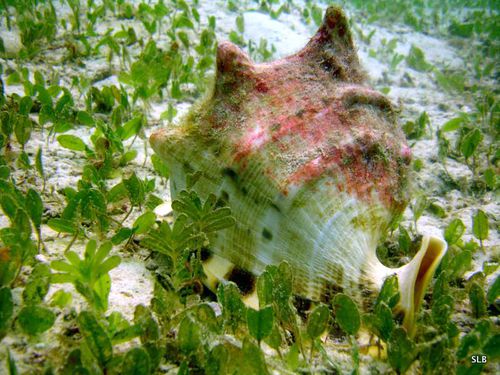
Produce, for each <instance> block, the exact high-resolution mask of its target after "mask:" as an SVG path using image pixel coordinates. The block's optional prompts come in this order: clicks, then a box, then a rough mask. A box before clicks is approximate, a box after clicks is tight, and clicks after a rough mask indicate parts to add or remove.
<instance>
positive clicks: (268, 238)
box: [262, 228, 273, 241]
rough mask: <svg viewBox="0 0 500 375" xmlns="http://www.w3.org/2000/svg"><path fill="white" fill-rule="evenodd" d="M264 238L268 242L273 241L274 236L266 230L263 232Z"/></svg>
mask: <svg viewBox="0 0 500 375" xmlns="http://www.w3.org/2000/svg"><path fill="white" fill-rule="evenodd" d="M262 237H264V238H265V239H266V240H269V241H271V240H272V239H273V234H272V233H271V232H270V231H269V230H268V229H266V228H264V229H263V230H262Z"/></svg>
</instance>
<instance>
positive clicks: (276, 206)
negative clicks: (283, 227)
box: [271, 202, 281, 213]
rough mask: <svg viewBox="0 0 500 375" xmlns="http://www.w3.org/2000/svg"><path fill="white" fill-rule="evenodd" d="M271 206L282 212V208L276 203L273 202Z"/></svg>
mask: <svg viewBox="0 0 500 375" xmlns="http://www.w3.org/2000/svg"><path fill="white" fill-rule="evenodd" d="M271 208H274V209H275V210H276V211H278V212H279V213H281V208H279V206H278V205H277V204H276V203H273V202H271Z"/></svg>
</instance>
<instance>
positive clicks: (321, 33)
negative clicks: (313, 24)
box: [297, 6, 365, 83]
mask: <svg viewBox="0 0 500 375" xmlns="http://www.w3.org/2000/svg"><path fill="white" fill-rule="evenodd" d="M297 55H298V56H300V57H301V58H303V59H309V60H310V61H312V62H314V63H315V64H316V65H317V66H321V67H322V68H323V69H326V70H329V71H330V72H331V74H332V75H333V76H334V77H336V78H338V79H340V80H343V81H346V82H355V83H361V82H363V81H364V80H365V75H364V72H363V70H362V69H361V66H360V64H359V60H358V55H357V53H356V48H355V47H354V42H353V39H352V35H351V30H350V28H349V20H348V19H347V17H346V15H345V13H344V12H343V11H342V9H340V8H339V7H334V6H333V7H330V8H328V9H327V10H326V14H325V18H324V20H323V24H322V25H321V26H320V28H319V29H318V31H317V32H316V34H315V35H314V36H313V37H312V38H311V40H310V41H309V43H308V44H307V45H306V46H305V47H304V49H302V51H300V52H299V53H298V54H297Z"/></svg>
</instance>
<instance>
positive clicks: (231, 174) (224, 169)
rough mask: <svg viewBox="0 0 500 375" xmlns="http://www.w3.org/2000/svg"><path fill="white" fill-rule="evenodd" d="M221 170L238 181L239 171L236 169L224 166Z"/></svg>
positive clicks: (232, 179)
mask: <svg viewBox="0 0 500 375" xmlns="http://www.w3.org/2000/svg"><path fill="white" fill-rule="evenodd" d="M221 172H222V175H223V176H226V177H229V178H230V179H231V181H233V182H238V173H236V171H235V170H234V169H232V168H223V169H222V171H221Z"/></svg>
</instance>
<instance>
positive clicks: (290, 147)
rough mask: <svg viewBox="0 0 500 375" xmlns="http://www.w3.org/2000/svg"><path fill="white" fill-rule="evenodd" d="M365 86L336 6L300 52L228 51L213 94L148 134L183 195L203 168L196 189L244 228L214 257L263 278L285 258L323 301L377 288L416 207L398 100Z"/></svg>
mask: <svg viewBox="0 0 500 375" xmlns="http://www.w3.org/2000/svg"><path fill="white" fill-rule="evenodd" d="M364 82H365V79H364V74H363V72H362V70H361V68H360V65H359V61H358V58H357V55H356V51H355V49H354V45H353V42H352V37H351V33H350V30H349V27H348V22H347V18H346V17H345V15H344V13H343V12H342V11H341V10H340V9H339V8H336V7H332V8H329V9H328V10H327V12H326V15H325V19H324V22H323V25H322V26H321V27H320V29H319V30H318V32H317V34H316V35H315V36H314V37H313V38H312V39H311V41H310V42H309V43H308V44H307V45H306V47H305V48H304V49H303V50H301V51H299V52H298V53H296V54H295V55H292V56H290V57H287V58H284V59H281V60H277V61H274V62H272V63H266V64H254V63H253V62H252V61H251V60H250V59H249V57H248V56H247V55H246V54H245V53H244V52H243V51H241V50H240V49H239V48H238V47H236V46H235V45H233V44H231V43H229V42H223V43H220V44H219V47H218V53H217V71H216V77H215V82H214V86H213V89H212V91H211V93H210V94H209V95H208V96H207V98H206V99H205V100H204V101H203V102H202V103H200V104H199V105H197V106H196V107H195V108H194V109H193V110H192V111H191V112H190V114H189V115H188V116H187V117H186V118H185V120H184V122H183V124H181V126H179V127H175V128H171V129H165V130H163V131H160V132H158V133H155V134H153V136H152V138H151V143H152V145H153V148H154V149H155V151H156V152H157V153H158V154H159V155H160V156H161V157H162V158H163V159H164V160H165V161H166V162H167V164H168V165H169V167H170V169H171V188H172V196H173V197H174V198H175V195H176V193H177V192H178V191H179V190H181V189H183V188H184V187H185V186H184V181H185V176H186V174H187V173H190V172H192V171H201V172H202V177H201V179H200V180H199V182H198V183H197V184H196V185H195V190H197V191H198V193H199V194H200V195H201V196H202V197H206V196H207V195H208V194H209V193H210V192H215V193H218V194H219V195H220V196H221V197H223V198H224V199H226V200H227V202H228V204H229V206H230V207H231V209H232V211H233V214H234V216H235V218H236V220H237V222H236V225H235V227H234V228H232V229H230V230H228V231H225V232H223V233H219V234H218V237H216V238H213V239H212V241H211V243H212V247H213V249H212V251H213V252H215V253H216V254H218V255H220V256H222V257H224V258H226V259H228V260H230V261H231V262H233V263H235V264H236V265H238V266H239V267H241V268H243V269H246V270H249V271H251V272H253V273H255V274H259V273H260V272H262V271H263V269H264V267H265V266H266V265H267V264H276V263H279V262H280V261H283V260H287V261H288V262H289V263H290V264H291V265H292V267H293V268H294V270H295V271H296V272H295V290H296V292H297V293H298V294H300V295H302V296H304V297H309V298H311V299H315V300H318V299H322V296H324V295H327V294H329V291H328V289H329V288H332V287H333V288H336V289H345V288H349V289H351V290H352V289H356V290H359V289H360V288H361V287H360V285H364V284H365V283H366V282H368V283H369V282H370V280H371V278H372V276H371V273H370V272H369V271H370V270H372V269H373V268H374V267H376V266H374V265H375V264H376V263H377V260H376V256H375V248H376V245H377V242H378V241H379V240H380V238H381V237H383V236H384V234H385V232H386V231H387V228H388V227H389V225H390V223H391V221H392V220H394V218H395V217H397V216H398V215H399V214H400V213H401V212H402V210H403V209H404V208H405V206H406V204H407V200H408V198H407V196H406V193H405V191H406V189H405V185H406V182H407V176H406V175H407V170H408V165H409V161H410V154H409V149H408V147H407V146H406V143H405V138H404V135H403V133H402V132H401V130H400V129H399V128H398V127H397V124H396V120H395V115H394V110H393V107H392V105H391V103H390V102H389V100H388V99H387V98H386V97H385V96H384V95H382V94H380V93H378V92H376V91H374V90H372V89H370V88H369V87H367V86H365V85H364ZM374 284H376V283H375V282H374Z"/></svg>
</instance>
